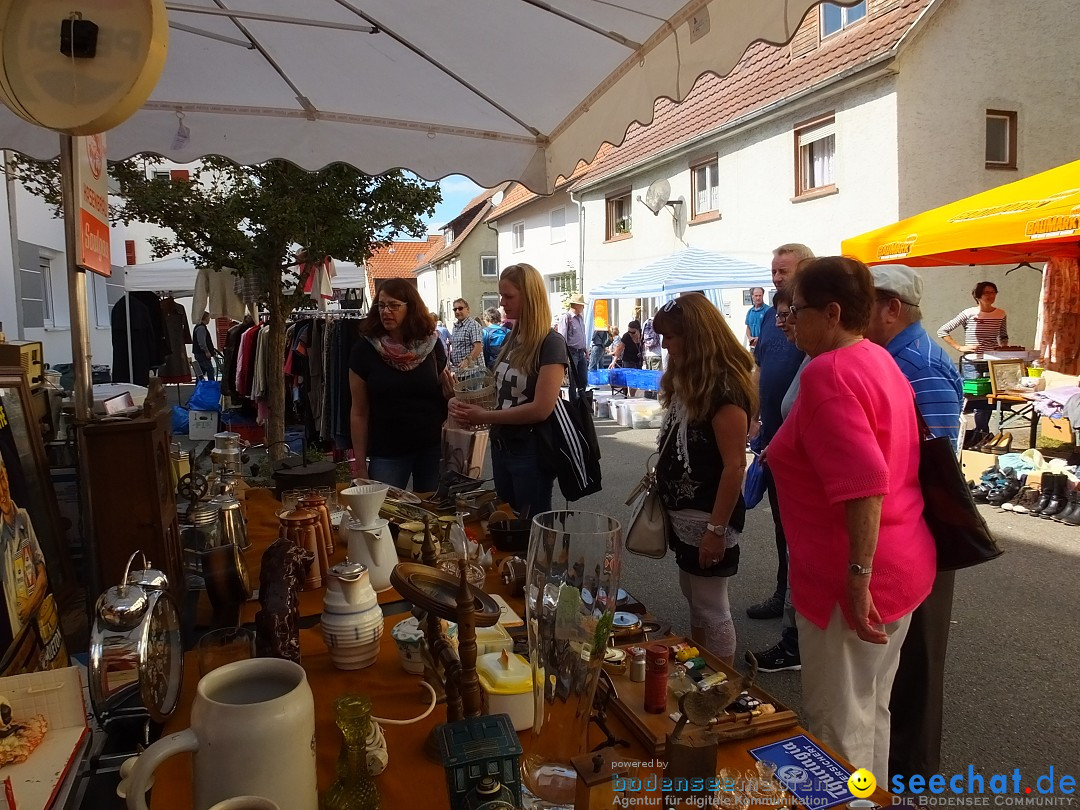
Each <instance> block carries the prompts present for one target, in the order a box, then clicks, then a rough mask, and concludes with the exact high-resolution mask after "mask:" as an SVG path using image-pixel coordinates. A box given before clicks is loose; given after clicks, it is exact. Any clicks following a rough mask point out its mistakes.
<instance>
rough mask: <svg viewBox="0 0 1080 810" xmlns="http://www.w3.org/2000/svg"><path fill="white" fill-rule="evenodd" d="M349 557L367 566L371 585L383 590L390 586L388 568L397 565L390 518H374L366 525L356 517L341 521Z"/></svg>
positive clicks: (390, 569)
mask: <svg viewBox="0 0 1080 810" xmlns="http://www.w3.org/2000/svg"><path fill="white" fill-rule="evenodd" d="M342 528H343V529H344V531H345V536H346V543H347V546H348V554H349V560H351V561H352V562H358V563H362V564H363V565H365V566H367V569H368V575H369V576H370V578H371V587H372V588H374V589H375V590H376V591H385V590H386V589H387V588H389V587H390V572H391V571H393V570H394V566H395V565H397V562H398V556H397V546H395V545H394V536H393V535H392V534H391V533H390V522H389V521H388V520H386V519H385V518H378V519H377V520H375V521H374V523H372V524H370V525H364V524H363V523H361V522H360V521H359V520H349V521H342Z"/></svg>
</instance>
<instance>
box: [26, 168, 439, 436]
mask: <svg viewBox="0 0 1080 810" xmlns="http://www.w3.org/2000/svg"><path fill="white" fill-rule="evenodd" d="M161 162H162V161H161V160H160V159H159V158H156V157H152V156H136V157H133V158H130V159H128V160H125V161H122V162H118V163H114V164H111V166H110V173H111V174H112V176H113V178H114V179H115V180H116V182H117V183H118V195H119V197H120V199H121V200H122V202H121V204H120V205H119V206H117V207H115V208H114V209H113V210H112V211H111V216H112V218H113V219H114V220H115V221H121V222H124V223H125V224H126V223H129V222H133V221H140V222H147V223H151V224H154V225H159V226H161V227H162V228H165V229H167V230H168V231H169V232H170V233H169V235H167V236H161V237H156V238H152V239H151V240H150V241H151V247H152V250H153V255H154V258H161V257H163V256H168V255H171V254H175V253H179V254H180V255H182V256H183V257H184V258H187V259H189V260H191V261H193V262H194V263H195V264H196V265H197V266H199V267H230V268H233V269H235V270H236V272H237V273H238V274H240V275H241V276H253V277H255V278H257V279H258V280H259V281H260V282H261V284H260V286H261V288H263V289H265V290H266V300H265V302H264V303H265V304H266V306H267V308H268V310H269V313H270V333H269V340H270V350H271V355H270V356H271V357H273V358H283V357H284V354H285V321H286V319H287V318H288V315H289V313H290V312H292V311H293V310H294V309H296V308H297V307H298V306H299V305H300V304H302V303H303V302H305V301H307V300H309V299H308V298H307V296H305V294H304V293H303V291H302V290H299V289H297V287H298V286H299V285H298V283H297V282H298V281H299V269H300V268H299V267H298V263H297V259H296V257H297V255H301V252H302V255H304V256H306V257H307V258H308V259H310V260H312V261H315V262H318V261H321V260H322V259H323V258H324V257H325V256H333V257H334V258H336V259H343V260H345V261H351V262H355V263H357V264H361V263H363V262H364V261H366V260H367V259H368V258H369V257H370V256H371V254H372V252H373V251H375V250H376V249H378V248H379V247H382V246H384V245H386V244H388V243H389V242H391V241H392V240H394V239H395V238H397V237H398V236H400V235H403V234H408V235H410V236H414V237H417V238H419V237H422V236H423V235H424V232H425V231H424V223H423V217H425V216H430V215H431V214H432V213H433V210H434V207H435V205H436V204H437V203H438V202H439V201H440V200H441V199H442V196H441V192H440V191H439V187H438V185H435V184H430V183H425V182H423V181H421V180H418V179H415V178H413V177H411V176H408V175H406V174H405V173H404V172H400V171H395V172H390V173H388V174H385V175H382V176H379V177H371V176H369V175H365V174H362V173H361V172H359V171H357V170H356V169H354V168H352V167H351V166H346V165H344V164H333V165H330V166H327V167H325V168H323V169H321V170H319V171H317V172H308V171H305V170H303V169H300V168H299V167H297V166H295V165H294V164H292V163H289V162H287V161H283V160H272V161H269V162H267V163H263V164H260V165H258V166H237V165H236V164H234V163H232V162H230V161H228V160H225V159H224V158H219V157H207V158H204V159H203V160H202V162H201V164H200V165H199V166H198V167H197V168H193V169H192V170H191V174H190V181H189V182H178V181H171V180H165V179H155V178H154V177H153V171H152V169H153V166H155V165H160V164H161ZM8 170H9V172H10V171H12V170H14V171H15V172H16V173H17V174H18V176H19V179H20V180H21V181H22V182H23V184H24V185H25V186H26V187H27V188H28V190H30V191H31V192H32V193H34V194H37V195H38V196H41V197H43V198H44V199H45V200H46V201H48V202H50V203H51V204H52V205H53V206H54V208H55V209H56V210H57V216H59V215H60V214H59V208H60V194H59V188H60V183H59V172H58V169H57V164H56V163H55V162H53V163H45V164H42V163H38V162H36V161H30V160H28V159H26V158H22V157H20V158H18V159H17V163H16V165H15V166H14V167H12V166H9V167H8ZM268 384H269V405H270V409H269V410H270V417H269V421H268V423H267V430H266V439H267V442H268V443H274V442H280V441H282V439H283V438H284V431H285V421H284V409H285V380H284V374H283V371H282V364H281V362H280V361H277V362H273V363H271V366H270V374H269V381H268ZM282 452H283V449H282V445H280V444H278V445H275V446H274V447H273V450H272V455H273V457H274V458H278V457H280V456H281V454H282Z"/></svg>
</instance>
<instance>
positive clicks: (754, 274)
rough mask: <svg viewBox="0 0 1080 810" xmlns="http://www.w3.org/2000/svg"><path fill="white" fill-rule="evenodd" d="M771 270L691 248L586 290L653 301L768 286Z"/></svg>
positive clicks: (597, 294) (597, 295) (591, 293)
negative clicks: (718, 290) (730, 289)
mask: <svg viewBox="0 0 1080 810" xmlns="http://www.w3.org/2000/svg"><path fill="white" fill-rule="evenodd" d="M770 284H772V271H770V270H769V268H767V267H762V266H761V265H757V264H751V263H750V262H747V261H743V260H742V259H737V258H735V257H733V256H726V255H724V254H723V253H716V252H715V251H712V250H705V249H703V248H698V247H691V248H686V250H680V251H678V252H676V253H672V254H671V255H670V256H664V257H663V258H662V259H658V260H657V261H655V262H652V263H651V264H647V265H645V266H644V267H639V268H638V269H637V270H633V271H631V272H629V273H627V274H626V275H624V276H620V277H619V278H617V279H613V280H612V281H609V282H607V283H605V284H601V285H599V286H597V287H593V288H592V289H591V290H589V297H590V298H652V297H654V296H663V295H671V294H677V293H683V292H691V291H693V290H715V289H724V288H728V287H752V286H754V285H758V286H769V285H770Z"/></svg>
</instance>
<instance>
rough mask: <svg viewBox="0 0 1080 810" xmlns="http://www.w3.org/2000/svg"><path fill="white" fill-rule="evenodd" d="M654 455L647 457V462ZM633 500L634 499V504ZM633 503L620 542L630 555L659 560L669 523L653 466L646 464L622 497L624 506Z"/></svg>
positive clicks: (665, 441)
mask: <svg viewBox="0 0 1080 810" xmlns="http://www.w3.org/2000/svg"><path fill="white" fill-rule="evenodd" d="M673 432H674V426H673V427H672V428H671V430H669V432H668V435H667V436H666V437H665V438H664V444H663V446H662V447H661V448H660V451H659V452H658V453H656V454H655V457H656V458H657V460H659V456H660V454H661V453H663V452H664V447H666V446H667V443H668V440H669V439H670V438H671V433H673ZM653 457H654V456H650V457H649V461H650V462H651V461H652V459H653ZM635 499H637V502H636V503H634V501H635ZM632 503H633V504H634V513H633V515H632V516H631V518H630V526H629V528H627V530H626V539H625V541H624V545H625V546H626V550H627V551H629V552H630V553H631V554H640V555H641V556H642V557H652V558H653V559H654V560H659V559H662V558H663V556H664V555H665V554H667V550H668V536H669V534H670V532H671V523H670V522H669V521H668V516H667V511H666V510H665V509H664V505H663V504H662V503H660V490H659V487H658V486H657V483H656V467H655V466H652V465H651V464H646V471H645V475H644V476H643V477H642V479H641V481H639V482H638V485H637V486H636V487H634V490H633V491H632V492H631V493H630V497H629V498H627V499H626V505H627V506H629V505H630V504H632Z"/></svg>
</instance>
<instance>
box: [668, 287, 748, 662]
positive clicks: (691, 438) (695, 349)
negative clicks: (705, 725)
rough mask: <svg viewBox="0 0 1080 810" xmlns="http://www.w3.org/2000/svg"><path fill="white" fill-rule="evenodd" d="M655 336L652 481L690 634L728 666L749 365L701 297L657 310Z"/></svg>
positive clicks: (732, 642) (742, 513)
mask: <svg viewBox="0 0 1080 810" xmlns="http://www.w3.org/2000/svg"><path fill="white" fill-rule="evenodd" d="M653 329H655V330H656V332H657V334H659V335H661V336H662V337H663V341H664V348H665V349H667V352H668V365H667V370H666V371H665V372H664V376H663V377H662V378H661V380H660V401H661V403H662V404H663V405H665V406H666V407H667V409H668V415H667V418H666V420H665V421H664V426H663V427H662V428H661V430H660V435H659V436H658V437H657V443H658V446H659V447H660V455H659V459H658V461H657V464H656V477H657V483H658V486H659V492H660V500H661V503H663V505H664V508H665V510H666V511H667V514H668V517H669V518H670V520H671V528H672V537H671V548H672V550H673V551H674V552H675V562H676V564H677V565H678V566H679V586H680V588H681V589H682V592H683V596H685V597H686V601H687V602H688V603H689V605H690V634H691V636H692V637H693V639H694V641H696V642H698V643H700V644H702V645H703V646H704V647H706V648H707V649H709V650H711V651H712V652H714V653H715V654H716V655H718V656H719V657H721V658H723V659H724V660H725V661H727V662H728V663H731V662H732V661H733V660H734V657H735V624H734V622H733V621H732V618H731V606H730V604H729V601H728V586H727V583H728V578H729V577H731V576H734V574H735V573H736V571H738V569H739V533H740V532H741V531H742V529H743V521H744V518H745V515H746V505H745V504H744V503H743V498H742V480H743V472H744V470H745V468H746V436H747V433H748V431H749V427H750V414H752V413H756V412H757V391H756V389H755V386H754V382H753V379H752V377H751V372H752V371H753V367H754V361H753V359H752V358H751V357H750V353H749V352H747V350H746V349H745V348H743V346H742V345H741V344H740V343H739V341H738V340H737V339H736V338H735V335H734V334H732V332H731V329H730V328H729V327H728V325H727V322H726V321H725V320H724V316H723V315H721V314H720V312H719V310H717V308H716V307H715V306H713V304H712V303H711V302H710V301H709V300H708V299H707V298H706V297H705V296H704V295H702V294H700V293H687V294H686V295H683V296H681V297H679V298H676V299H675V300H673V301H671V302H669V303H667V304H665V305H664V306H663V307H662V308H661V309H660V311H659V312H657V313H656V315H655V316H654V317H653Z"/></svg>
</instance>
